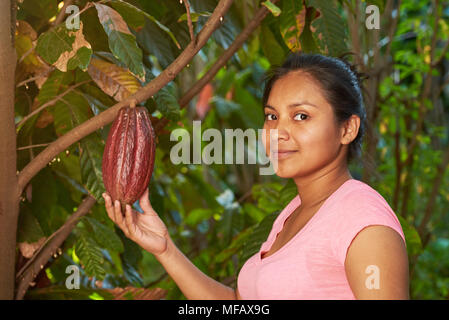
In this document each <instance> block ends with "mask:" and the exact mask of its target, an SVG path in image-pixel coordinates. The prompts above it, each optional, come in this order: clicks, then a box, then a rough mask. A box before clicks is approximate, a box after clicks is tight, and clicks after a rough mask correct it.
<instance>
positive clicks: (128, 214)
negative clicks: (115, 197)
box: [125, 204, 136, 235]
mask: <svg viewBox="0 0 449 320" xmlns="http://www.w3.org/2000/svg"><path fill="white" fill-rule="evenodd" d="M133 215H134V213H133V212H132V209H131V206H130V205H129V204H127V205H126V211H125V224H126V228H127V229H128V231H129V233H130V235H133V234H134V232H135V228H136V227H135V225H134V221H133V220H134V219H133Z"/></svg>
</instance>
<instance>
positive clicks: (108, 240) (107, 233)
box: [84, 217, 124, 253]
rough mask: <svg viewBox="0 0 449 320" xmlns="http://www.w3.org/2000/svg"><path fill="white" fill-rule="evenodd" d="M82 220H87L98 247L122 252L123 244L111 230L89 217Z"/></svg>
mask: <svg viewBox="0 0 449 320" xmlns="http://www.w3.org/2000/svg"><path fill="white" fill-rule="evenodd" d="M84 219H85V220H87V221H88V222H89V225H90V226H91V227H92V229H93V235H94V237H95V240H96V241H97V243H98V244H99V245H100V246H103V247H104V248H105V249H108V250H111V251H116V252H119V253H121V252H123V250H124V247H123V243H122V241H121V240H120V237H119V236H118V235H117V234H116V233H115V231H114V230H113V229H111V228H109V227H107V226H105V225H103V224H102V223H100V222H99V221H97V220H96V219H93V218H89V217H84Z"/></svg>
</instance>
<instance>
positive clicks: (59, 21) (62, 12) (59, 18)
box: [53, 0, 73, 26]
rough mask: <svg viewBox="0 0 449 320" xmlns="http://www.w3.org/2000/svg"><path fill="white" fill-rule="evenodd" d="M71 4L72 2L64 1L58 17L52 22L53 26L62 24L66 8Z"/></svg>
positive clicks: (70, 0) (69, 0) (71, 0)
mask: <svg viewBox="0 0 449 320" xmlns="http://www.w3.org/2000/svg"><path fill="white" fill-rule="evenodd" d="M72 3H73V0H65V1H64V6H63V7H62V8H61V11H59V13H58V16H57V17H56V19H55V21H54V22H53V25H54V26H57V25H58V24H60V23H61V22H62V20H63V19H64V17H65V14H66V12H65V10H66V9H67V7H68V6H70V5H71V4H72Z"/></svg>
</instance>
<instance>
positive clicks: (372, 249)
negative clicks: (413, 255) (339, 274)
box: [345, 225, 409, 300]
mask: <svg viewBox="0 0 449 320" xmlns="http://www.w3.org/2000/svg"><path fill="white" fill-rule="evenodd" d="M345 270H346V276H347V278H348V282H349V285H350V286H351V289H352V292H353V293H354V295H355V297H356V299H368V300H374V299H382V300H390V299H391V300H403V299H409V271H408V256H407V249H406V247H405V244H404V241H403V240H402V238H401V236H400V235H399V234H398V233H397V232H396V231H395V230H393V229H392V228H389V227H387V226H381V225H375V226H369V227H367V228H365V229H363V230H362V231H360V233H359V234H358V235H357V236H356V237H355V238H354V240H353V241H352V243H351V245H350V247H349V249H348V253H347V256H346V260H345Z"/></svg>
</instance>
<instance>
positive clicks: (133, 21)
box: [111, 0, 181, 49]
mask: <svg viewBox="0 0 449 320" xmlns="http://www.w3.org/2000/svg"><path fill="white" fill-rule="evenodd" d="M111 6H112V7H113V8H114V9H115V10H117V11H118V12H119V13H120V15H121V16H122V17H123V18H124V19H125V21H126V22H127V23H128V24H129V25H130V26H131V27H132V28H135V29H138V28H141V27H143V25H144V24H145V19H148V20H150V21H152V22H153V23H154V24H156V26H157V27H158V28H159V29H160V30H162V31H164V32H165V33H166V34H167V35H168V36H169V37H170V39H171V40H172V41H173V43H174V44H175V45H176V47H177V48H178V49H181V46H180V45H179V43H178V41H177V40H176V38H175V36H174V34H173V32H172V31H171V30H170V29H169V28H167V27H166V26H165V25H163V24H162V23H161V22H159V21H158V20H157V19H156V18H155V17H153V16H152V15H150V14H148V13H146V12H145V11H142V10H140V9H139V8H137V7H135V6H133V5H132V4H130V3H128V2H125V1H121V0H113V1H112V2H111Z"/></svg>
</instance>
